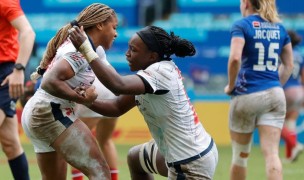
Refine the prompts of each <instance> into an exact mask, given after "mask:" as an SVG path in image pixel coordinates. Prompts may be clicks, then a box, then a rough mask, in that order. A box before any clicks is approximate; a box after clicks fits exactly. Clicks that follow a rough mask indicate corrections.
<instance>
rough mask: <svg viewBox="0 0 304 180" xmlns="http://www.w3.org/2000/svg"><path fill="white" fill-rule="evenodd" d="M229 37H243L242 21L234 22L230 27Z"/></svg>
mask: <svg viewBox="0 0 304 180" xmlns="http://www.w3.org/2000/svg"><path fill="white" fill-rule="evenodd" d="M230 34H231V37H242V38H244V30H243V25H242V21H241V20H240V21H237V22H235V23H234V24H233V25H232V27H231V29H230Z"/></svg>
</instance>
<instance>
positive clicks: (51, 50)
mask: <svg viewBox="0 0 304 180" xmlns="http://www.w3.org/2000/svg"><path fill="white" fill-rule="evenodd" d="M112 16H116V14H115V11H114V10H113V9H111V8H110V7H109V6H107V5H105V4H101V3H93V4H91V5H89V6H87V7H86V8H85V9H83V10H82V11H81V12H80V13H79V15H78V17H77V19H76V21H77V23H78V25H79V26H83V28H84V30H87V29H89V28H91V27H93V26H95V25H97V24H98V23H103V22H106V21H107V20H108V19H110V18H111V17H112ZM71 27H72V25H71V24H70V23H69V24H67V25H65V26H63V27H62V28H61V29H59V31H58V32H57V33H56V35H55V36H54V37H53V38H52V39H51V40H50V41H49V43H48V45H47V48H46V51H45V52H44V55H43V58H42V60H41V62H40V66H39V67H40V69H46V68H47V66H48V65H49V64H50V62H51V61H52V60H53V58H54V56H55V54H56V50H57V49H58V48H59V46H60V45H61V44H62V43H63V42H64V41H65V40H66V39H67V37H68V30H69V29H70V28H71ZM38 73H39V72H38ZM39 74H40V73H39Z"/></svg>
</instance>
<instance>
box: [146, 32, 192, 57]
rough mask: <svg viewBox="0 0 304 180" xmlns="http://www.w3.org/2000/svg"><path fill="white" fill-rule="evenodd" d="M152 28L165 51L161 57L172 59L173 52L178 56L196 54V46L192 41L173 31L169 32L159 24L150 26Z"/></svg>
mask: <svg viewBox="0 0 304 180" xmlns="http://www.w3.org/2000/svg"><path fill="white" fill-rule="evenodd" d="M150 30H151V31H152V33H153V34H154V35H155V38H156V39H157V42H158V45H159V46H160V49H161V50H162V51H163V54H162V55H160V56H161V58H163V59H166V60H167V59H170V56H171V55H172V54H175V55H176V56H178V57H185V56H193V55H195V53H196V51H195V48H194V46H193V44H192V43H191V42H190V41H188V40H186V39H182V38H180V37H179V36H176V35H174V33H173V32H170V34H168V33H167V32H166V31H165V30H164V29H162V28H160V27H157V26H150Z"/></svg>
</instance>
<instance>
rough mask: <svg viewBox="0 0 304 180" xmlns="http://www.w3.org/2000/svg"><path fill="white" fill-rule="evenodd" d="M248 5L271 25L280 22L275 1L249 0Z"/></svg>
mask: <svg viewBox="0 0 304 180" xmlns="http://www.w3.org/2000/svg"><path fill="white" fill-rule="evenodd" d="M250 3H251V4H252V6H253V8H254V10H256V11H257V12H258V13H259V15H260V16H261V17H262V18H263V19H265V20H268V21H269V22H272V23H276V22H281V20H280V17H279V14H278V12H277V8H276V0H250Z"/></svg>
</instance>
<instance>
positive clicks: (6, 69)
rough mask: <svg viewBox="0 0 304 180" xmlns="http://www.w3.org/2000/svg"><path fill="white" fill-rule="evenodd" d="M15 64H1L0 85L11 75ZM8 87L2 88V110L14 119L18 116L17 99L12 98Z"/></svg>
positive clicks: (0, 95) (0, 98) (0, 91)
mask: <svg viewBox="0 0 304 180" xmlns="http://www.w3.org/2000/svg"><path fill="white" fill-rule="evenodd" d="M14 64H15V63H13V62H7V63H1V64H0V72H1V73H0V84H1V83H2V81H4V79H5V78H6V77H7V76H8V75H9V74H11V73H12V72H13V69H14ZM8 87H9V86H8V83H7V84H5V85H3V86H0V109H2V110H3V112H4V113H5V115H6V116H7V117H13V116H14V115H15V114H16V101H17V99H12V98H10V96H9V92H8Z"/></svg>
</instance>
